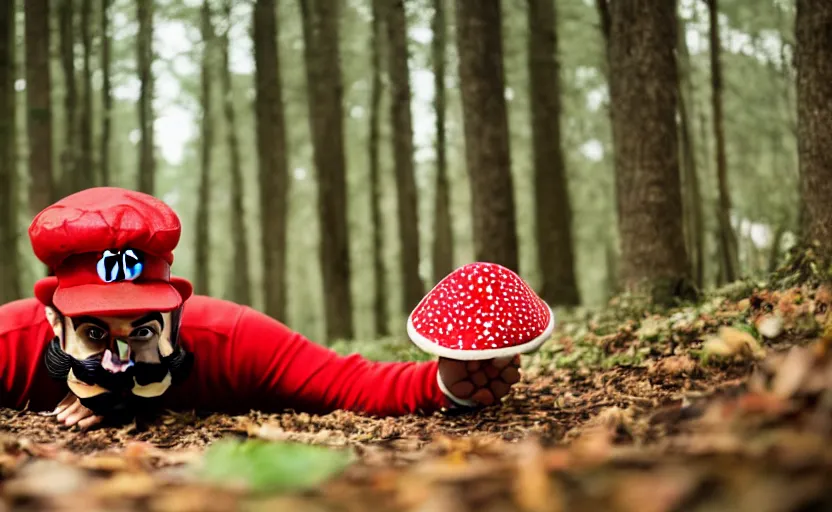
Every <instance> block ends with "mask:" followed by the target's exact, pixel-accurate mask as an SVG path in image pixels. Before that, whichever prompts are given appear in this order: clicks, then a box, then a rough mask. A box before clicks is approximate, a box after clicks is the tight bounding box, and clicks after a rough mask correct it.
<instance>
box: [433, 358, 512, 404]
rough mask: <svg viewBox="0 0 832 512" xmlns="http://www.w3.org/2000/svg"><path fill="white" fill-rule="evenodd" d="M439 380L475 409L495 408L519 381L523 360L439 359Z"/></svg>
mask: <svg viewBox="0 0 832 512" xmlns="http://www.w3.org/2000/svg"><path fill="white" fill-rule="evenodd" d="M439 378H440V379H441V381H442V383H443V384H444V385H445V387H446V388H447V391H448V392H450V393H451V394H452V395H454V396H455V397H456V398H459V399H461V400H465V401H470V402H474V403H475V404H476V405H484V406H488V405H492V404H495V403H497V402H499V401H500V399H501V398H503V397H504V396H506V395H507V394H508V392H509V390H510V389H511V386H512V385H514V384H516V383H517V382H518V381H519V380H520V356H519V355H516V356H514V357H504V358H498V359H488V360H485V361H457V360H454V359H446V358H444V357H440V358H439Z"/></svg>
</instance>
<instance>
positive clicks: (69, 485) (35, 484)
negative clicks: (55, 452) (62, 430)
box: [3, 459, 90, 497]
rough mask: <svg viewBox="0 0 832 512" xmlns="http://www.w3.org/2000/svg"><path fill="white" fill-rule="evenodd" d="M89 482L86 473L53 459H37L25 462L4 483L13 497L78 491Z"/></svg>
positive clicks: (45, 495)
mask: <svg viewBox="0 0 832 512" xmlns="http://www.w3.org/2000/svg"><path fill="white" fill-rule="evenodd" d="M89 482H90V477H89V476H88V475H87V473H86V472H85V471H83V470H81V469H79V468H77V467H74V466H71V465H69V464H64V463H62V462H58V461H55V460H48V459H38V460H33V461H31V462H30V463H28V464H26V465H25V466H23V467H22V468H20V470H19V471H18V473H17V475H16V476H15V478H14V479H12V480H9V481H8V482H6V483H5V485H4V489H3V491H4V493H6V494H7V495H9V496H13V497H15V496H16V497H24V496H29V497H48V496H60V495H64V494H70V493H74V492H78V491H80V490H82V489H83V488H85V487H86V486H87V485H88V483H89Z"/></svg>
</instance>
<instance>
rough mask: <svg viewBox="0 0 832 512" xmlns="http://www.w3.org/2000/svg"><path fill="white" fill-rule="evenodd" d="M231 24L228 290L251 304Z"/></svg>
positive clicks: (225, 77)
mask: <svg viewBox="0 0 832 512" xmlns="http://www.w3.org/2000/svg"><path fill="white" fill-rule="evenodd" d="M232 5H233V4H232V1H231V0H226V2H225V9H224V14H225V19H227V20H230V19H231V10H232ZM230 30H231V24H230V23H229V24H228V27H227V28H226V30H225V32H223V36H222V92H223V111H224V112H225V136H226V143H227V144H228V153H229V155H230V156H231V162H230V164H231V165H230V166H229V170H230V171H231V244H232V246H233V249H234V252H233V262H232V264H231V275H230V276H229V277H230V284H231V286H230V291H231V300H233V301H234V302H236V303H238V304H245V305H247V306H250V305H251V275H250V273H249V268H251V267H250V265H249V251H248V230H247V229H246V209H245V205H244V203H243V194H244V193H245V183H244V181H243V165H242V162H241V161H240V141H239V140H238V139H237V115H236V112H235V111H234V83H233V82H232V78H231V66H230V62H229V60H228V53H229V46H230V38H229V36H228V33H229V31H230Z"/></svg>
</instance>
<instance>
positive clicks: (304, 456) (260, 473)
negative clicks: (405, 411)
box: [199, 439, 354, 491]
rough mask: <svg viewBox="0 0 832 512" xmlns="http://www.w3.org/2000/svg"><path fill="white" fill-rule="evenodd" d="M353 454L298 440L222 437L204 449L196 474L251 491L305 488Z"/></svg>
mask: <svg viewBox="0 0 832 512" xmlns="http://www.w3.org/2000/svg"><path fill="white" fill-rule="evenodd" d="M353 459H354V457H353V454H352V452H350V451H346V450H334V449H329V448H325V447H322V446H313V445H307V444H302V443H278V442H267V441H263V440H258V439H254V440H247V441H242V442H241V441H236V440H225V441H220V442H217V443H214V444H213V445H211V446H210V447H209V448H208V450H206V452H205V456H204V460H203V464H202V467H201V468H200V471H199V476H201V477H202V478H203V479H205V480H206V481H209V482H213V483H217V484H220V485H225V484H230V485H232V486H243V487H245V488H250V489H252V490H255V491H286V490H294V489H307V488H310V487H313V486H315V485H318V484H320V483H322V482H323V481H325V480H327V479H328V478H330V477H332V476H334V475H336V474H337V473H340V472H341V471H343V470H344V469H345V468H346V467H347V466H348V465H349V464H351V463H352V462H353Z"/></svg>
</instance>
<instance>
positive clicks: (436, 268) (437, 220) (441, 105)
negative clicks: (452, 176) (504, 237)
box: [431, 0, 454, 283]
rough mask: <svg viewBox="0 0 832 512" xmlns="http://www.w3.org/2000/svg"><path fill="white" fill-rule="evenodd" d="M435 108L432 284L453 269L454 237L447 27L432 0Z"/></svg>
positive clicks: (440, 6)
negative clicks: (447, 130)
mask: <svg viewBox="0 0 832 512" xmlns="http://www.w3.org/2000/svg"><path fill="white" fill-rule="evenodd" d="M433 10H434V14H433V24H432V25H431V29H432V31H433V41H432V50H433V77H434V81H433V84H434V91H435V94H436V96H435V97H434V103H433V108H434V111H435V112H436V197H435V200H434V205H433V211H434V219H433V236H434V239H433V265H432V266H433V282H434V283H438V282H439V281H441V280H442V278H444V277H445V276H446V275H448V274H450V273H451V272H452V271H453V269H454V233H453V225H452V224H451V191H450V185H449V184H448V158H447V136H446V134H445V109H446V107H445V104H446V101H445V75H446V72H445V67H446V60H447V59H446V57H445V52H446V46H447V42H446V41H447V30H448V29H447V26H446V22H445V6H444V3H443V0H433Z"/></svg>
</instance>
